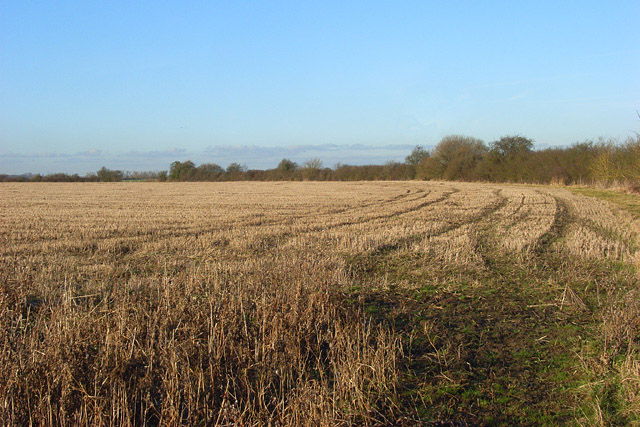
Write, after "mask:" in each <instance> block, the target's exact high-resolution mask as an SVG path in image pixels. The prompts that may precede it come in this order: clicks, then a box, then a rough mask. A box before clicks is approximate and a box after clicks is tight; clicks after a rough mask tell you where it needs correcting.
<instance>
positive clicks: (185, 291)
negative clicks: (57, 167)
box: [0, 182, 640, 425]
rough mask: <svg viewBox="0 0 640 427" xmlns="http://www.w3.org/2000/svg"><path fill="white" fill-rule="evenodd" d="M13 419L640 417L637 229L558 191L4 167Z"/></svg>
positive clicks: (7, 363)
mask: <svg viewBox="0 0 640 427" xmlns="http://www.w3.org/2000/svg"><path fill="white" fill-rule="evenodd" d="M0 214H1V215H2V222H1V223H0V242H2V246H1V257H0V268H1V270H0V271H1V273H0V281H1V282H0V284H1V285H2V288H1V293H0V322H1V323H0V326H1V327H2V332H1V333H0V334H1V335H0V336H1V337H2V338H1V339H2V343H1V344H0V345H1V346H2V353H1V355H0V366H3V367H4V369H3V370H2V372H0V384H4V386H1V388H0V405H1V406H0V414H1V415H2V416H3V418H4V419H5V420H8V424H15V425H21V424H25V423H29V422H32V423H34V424H49V425H51V424H64V423H66V424H87V425H88V424H91V425H114V424H117V425H128V424H145V423H146V424H149V425H155V424H161V425H192V424H195V423H202V422H204V423H205V424H212V425H215V424H218V425H228V424H242V425H261V424H264V423H267V422H272V423H277V424H291V425H294V424H295V425H320V424H332V425H340V424H353V423H362V424H385V423H390V422H392V421H393V422H395V423H405V424H407V425H411V424H414V423H416V422H418V421H420V422H434V423H435V422H454V421H455V422H458V423H463V424H464V423H468V424H484V423H496V424H501V423H505V424H506V423H510V422H518V423H520V424H536V423H539V422H541V420H547V421H549V422H576V423H579V422H600V421H602V422H603V423H604V422H610V421H611V422H628V421H631V420H634V419H637V418H636V417H637V416H638V413H639V410H640V404H639V403H638V394H637V388H636V387H637V386H638V385H639V383H638V379H639V378H640V376H639V375H638V372H639V368H638V362H637V360H638V358H637V342H636V338H635V337H636V336H637V332H638V329H639V328H640V325H639V324H638V313H639V312H640V308H638V305H637V303H635V305H634V301H636V299H634V295H636V294H635V292H636V291H635V289H636V288H637V284H638V282H637V276H636V274H635V271H634V269H633V268H632V265H633V264H634V263H637V262H638V255H637V253H638V246H637V234H636V231H635V229H634V228H633V227H632V225H631V223H632V220H631V218H630V217H628V216H627V215H626V214H625V213H624V212H621V211H617V210H614V209H611V208H610V207H609V206H608V205H606V204H604V203H603V202H599V201H597V200H595V199H590V198H586V197H581V196H575V195H572V194H570V193H569V192H567V191H565V190H562V189H552V188H543V187H525V186H499V185H480V184H464V183H424V182H389V183H387V182H384V183H380V182H376V183H312V182H303V183H179V184H173V183H170V184H160V183H158V184H156V183H123V184H97V183H84V184H5V185H2V186H0Z"/></svg>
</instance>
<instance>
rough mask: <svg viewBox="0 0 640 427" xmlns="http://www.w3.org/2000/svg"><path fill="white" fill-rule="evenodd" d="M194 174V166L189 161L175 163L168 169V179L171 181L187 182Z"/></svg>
mask: <svg viewBox="0 0 640 427" xmlns="http://www.w3.org/2000/svg"><path fill="white" fill-rule="evenodd" d="M195 172H196V165H195V164H194V163H193V162H192V161H191V160H187V161H185V162H179V161H175V162H173V163H171V166H170V167H169V179H170V180H171V181H188V180H190V179H192V178H193V176H194V175H195Z"/></svg>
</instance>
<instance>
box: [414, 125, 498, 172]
mask: <svg viewBox="0 0 640 427" xmlns="http://www.w3.org/2000/svg"><path fill="white" fill-rule="evenodd" d="M486 152H487V146H486V145H485V143H484V142H483V141H482V140H480V139H477V138H473V137H470V136H462V135H449V136H445V137H444V138H442V140H441V141H440V142H439V143H438V145H437V146H436V148H435V149H434V151H433V154H432V155H431V156H430V157H429V158H427V159H425V160H424V161H423V163H422V164H421V170H420V171H419V172H420V174H419V175H420V177H421V178H426V179H446V180H473V179H475V178H476V175H475V172H476V171H475V168H476V166H477V165H478V163H479V162H480V161H481V160H482V157H483V156H484V155H485V154H486Z"/></svg>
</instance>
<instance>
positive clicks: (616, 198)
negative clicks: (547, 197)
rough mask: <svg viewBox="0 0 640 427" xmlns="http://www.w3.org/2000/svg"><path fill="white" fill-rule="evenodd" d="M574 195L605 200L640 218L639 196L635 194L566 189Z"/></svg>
mask: <svg viewBox="0 0 640 427" xmlns="http://www.w3.org/2000/svg"><path fill="white" fill-rule="evenodd" d="M567 189H568V190H569V191H571V192H572V193H574V194H581V195H583V196H589V197H595V198H597V199H601V200H606V201H607V202H612V203H615V204H616V205H618V206H620V207H621V208H623V209H624V210H626V211H628V212H629V213H631V215H633V217H634V218H636V219H638V218H640V196H638V195H637V194H630V193H624V192H622V191H618V190H605V189H598V188H590V187H567Z"/></svg>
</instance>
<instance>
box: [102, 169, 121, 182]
mask: <svg viewBox="0 0 640 427" xmlns="http://www.w3.org/2000/svg"><path fill="white" fill-rule="evenodd" d="M96 175H97V176H98V179H99V180H100V181H102V182H116V181H122V177H123V176H124V174H123V173H122V171H119V170H110V169H107V168H106V167H104V166H103V167H101V168H100V169H99V170H98V172H97V173H96Z"/></svg>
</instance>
